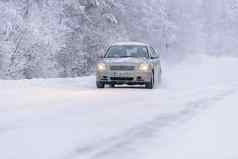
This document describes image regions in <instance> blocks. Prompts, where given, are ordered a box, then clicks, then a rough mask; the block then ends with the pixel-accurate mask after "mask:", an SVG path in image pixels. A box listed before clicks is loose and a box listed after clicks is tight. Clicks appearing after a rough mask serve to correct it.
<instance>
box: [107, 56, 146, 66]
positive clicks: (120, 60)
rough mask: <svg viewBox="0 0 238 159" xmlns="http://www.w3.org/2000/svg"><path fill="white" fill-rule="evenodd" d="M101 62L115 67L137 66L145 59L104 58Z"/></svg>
mask: <svg viewBox="0 0 238 159" xmlns="http://www.w3.org/2000/svg"><path fill="white" fill-rule="evenodd" d="M103 62H104V63H106V64H115V65H127V64H133V65H138V64H141V63H145V62H146V59H145V58H105V59H103Z"/></svg>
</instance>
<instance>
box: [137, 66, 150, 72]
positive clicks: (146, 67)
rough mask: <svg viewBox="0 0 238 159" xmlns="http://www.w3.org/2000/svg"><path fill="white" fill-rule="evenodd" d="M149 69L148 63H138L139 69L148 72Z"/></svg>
mask: <svg viewBox="0 0 238 159" xmlns="http://www.w3.org/2000/svg"><path fill="white" fill-rule="evenodd" d="M149 70H150V65H149V64H140V65H139V71H142V72H148V71H149Z"/></svg>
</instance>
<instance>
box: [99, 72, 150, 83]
mask: <svg viewBox="0 0 238 159" xmlns="http://www.w3.org/2000/svg"><path fill="white" fill-rule="evenodd" d="M96 77H97V82H101V83H104V84H133V85H134V84H138V85H141V84H145V83H148V82H150V81H151V77H152V73H151V72H140V71H105V72H97V74H96Z"/></svg>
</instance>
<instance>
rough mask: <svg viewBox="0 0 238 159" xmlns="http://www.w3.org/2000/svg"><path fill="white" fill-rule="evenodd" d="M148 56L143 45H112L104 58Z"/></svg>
mask: <svg viewBox="0 0 238 159" xmlns="http://www.w3.org/2000/svg"><path fill="white" fill-rule="evenodd" d="M128 57H132V58H148V57H149V56H148V51H147V48H146V47H145V46H112V47H111V48H109V50H108V52H107V54H106V58H128Z"/></svg>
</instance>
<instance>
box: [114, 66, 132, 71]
mask: <svg viewBox="0 0 238 159" xmlns="http://www.w3.org/2000/svg"><path fill="white" fill-rule="evenodd" d="M110 69H111V70H113V71H132V70H135V66H111V67H110Z"/></svg>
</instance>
